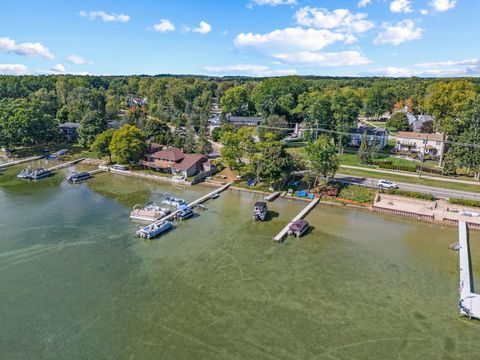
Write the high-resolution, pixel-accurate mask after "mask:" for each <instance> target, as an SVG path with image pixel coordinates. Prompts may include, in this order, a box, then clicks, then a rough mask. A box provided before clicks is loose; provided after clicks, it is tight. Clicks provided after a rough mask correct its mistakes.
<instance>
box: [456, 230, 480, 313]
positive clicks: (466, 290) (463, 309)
mask: <svg viewBox="0 0 480 360" xmlns="http://www.w3.org/2000/svg"><path fill="white" fill-rule="evenodd" d="M458 237H459V258H460V304H459V305H460V314H461V315H464V316H468V317H469V318H475V319H480V295H479V294H475V292H474V291H475V288H474V283H473V274H472V265H471V256H470V244H469V240H468V228H467V224H466V223H465V221H459V222H458Z"/></svg>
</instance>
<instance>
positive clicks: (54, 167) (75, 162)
mask: <svg viewBox="0 0 480 360" xmlns="http://www.w3.org/2000/svg"><path fill="white" fill-rule="evenodd" d="M83 160H85V158H81V159H76V160H73V161H69V162H66V163H63V164H59V165H56V166H52V167H51V168H48V169H47V170H48V171H50V172H54V171H57V170H60V169H64V168H67V167H70V166H72V165H75V164H78V163H79V162H80V161H83Z"/></svg>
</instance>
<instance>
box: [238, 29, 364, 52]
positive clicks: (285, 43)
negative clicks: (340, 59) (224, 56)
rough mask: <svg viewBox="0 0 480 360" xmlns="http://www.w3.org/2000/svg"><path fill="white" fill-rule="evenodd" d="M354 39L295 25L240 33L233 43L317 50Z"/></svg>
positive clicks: (264, 49)
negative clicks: (259, 32)
mask: <svg viewBox="0 0 480 360" xmlns="http://www.w3.org/2000/svg"><path fill="white" fill-rule="evenodd" d="M355 40H356V38H355V37H354V36H353V35H350V34H341V33H336V32H332V31H330V30H317V29H303V28H300V27H296V28H286V29H282V30H274V31H272V32H270V33H267V34H253V33H247V34H245V33H241V34H239V35H237V37H236V38H235V45H236V46H237V47H251V48H256V49H258V50H260V51H262V52H269V53H271V52H272V51H273V52H275V53H277V52H283V51H288V52H292V51H295V50H303V51H318V50H321V49H323V48H324V47H325V46H328V45H331V44H333V43H336V42H344V43H347V44H350V43H352V42H354V41H355Z"/></svg>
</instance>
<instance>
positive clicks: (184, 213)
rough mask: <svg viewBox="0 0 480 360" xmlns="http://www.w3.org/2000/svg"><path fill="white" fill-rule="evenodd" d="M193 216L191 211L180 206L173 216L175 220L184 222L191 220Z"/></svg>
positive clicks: (184, 206) (185, 206)
mask: <svg viewBox="0 0 480 360" xmlns="http://www.w3.org/2000/svg"><path fill="white" fill-rule="evenodd" d="M193 215H194V213H193V211H192V209H190V208H189V207H188V206H187V205H182V206H180V208H179V210H178V212H177V213H176V214H175V218H176V219H177V220H186V219H189V218H191V217H192V216H193Z"/></svg>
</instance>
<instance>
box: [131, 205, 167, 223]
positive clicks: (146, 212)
mask: <svg viewBox="0 0 480 360" xmlns="http://www.w3.org/2000/svg"><path fill="white" fill-rule="evenodd" d="M170 212H171V211H170V209H166V208H162V207H160V206H158V205H157V204H155V203H153V202H151V203H148V204H146V205H144V206H141V205H135V206H134V207H133V210H132V212H131V213H130V219H132V220H136V221H157V220H159V219H161V218H162V217H164V216H166V215H168V214H170Z"/></svg>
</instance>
